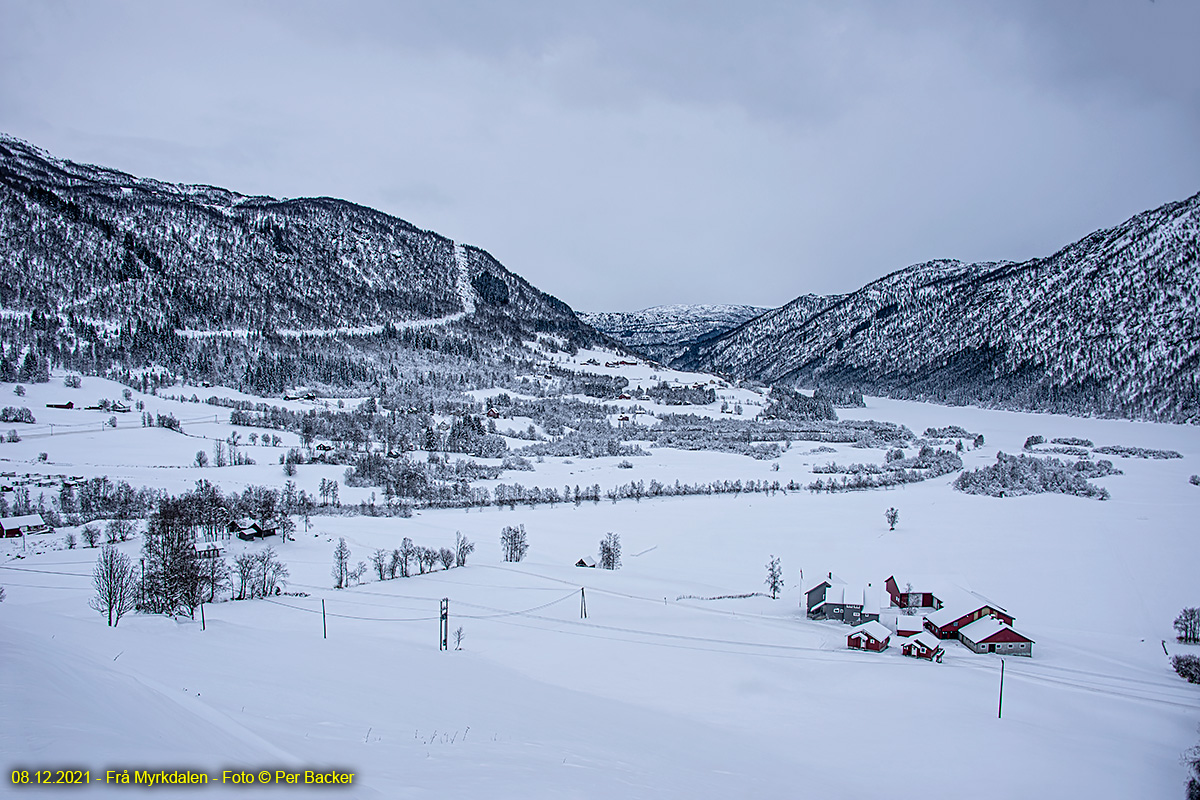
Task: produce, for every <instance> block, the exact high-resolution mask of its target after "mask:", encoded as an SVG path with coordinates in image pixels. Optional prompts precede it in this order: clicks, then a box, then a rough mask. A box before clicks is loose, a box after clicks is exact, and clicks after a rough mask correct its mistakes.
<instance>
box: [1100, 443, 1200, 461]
mask: <svg viewBox="0 0 1200 800" xmlns="http://www.w3.org/2000/svg"><path fill="white" fill-rule="evenodd" d="M1096 452H1097V453H1103V454H1104V455H1106V456H1121V457H1123V458H1160V459H1162V458H1183V455H1182V454H1180V453H1176V452H1175V451H1174V450H1151V449H1149V448H1146V447H1125V446H1124V445H1119V444H1112V445H1107V446H1105V447H1097V448H1096Z"/></svg>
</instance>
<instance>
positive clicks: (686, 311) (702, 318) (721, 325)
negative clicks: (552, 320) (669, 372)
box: [579, 305, 768, 363]
mask: <svg viewBox="0 0 1200 800" xmlns="http://www.w3.org/2000/svg"><path fill="white" fill-rule="evenodd" d="M767 310H768V309H766V308H759V307H757V306H738V305H669V306H654V307H652V308H645V309H642V310H641V311H627V312H626V311H596V312H582V311H581V312H579V318H580V319H582V320H583V321H584V322H586V323H588V324H589V325H591V326H592V327H594V328H595V329H596V330H598V331H601V332H602V333H606V334H608V335H609V336H611V337H612V338H614V339H616V340H617V341H618V342H620V343H621V344H623V345H625V346H626V347H628V348H629V349H631V350H633V351H635V352H638V353H642V354H643V355H645V356H646V357H648V358H652V359H654V360H655V361H662V362H664V363H665V362H669V361H670V360H671V359H673V358H675V357H677V356H679V355H681V354H682V353H683V351H684V350H685V348H687V347H688V346H690V345H694V344H698V343H700V342H703V341H706V340H707V339H710V338H712V337H715V336H719V335H720V334H722V333H725V332H726V331H729V330H731V329H733V328H736V327H737V326H738V325H741V324H742V323H743V322H745V321H746V320H749V319H753V318H754V317H757V316H758V315H759V314H762V313H763V312H764V311H767Z"/></svg>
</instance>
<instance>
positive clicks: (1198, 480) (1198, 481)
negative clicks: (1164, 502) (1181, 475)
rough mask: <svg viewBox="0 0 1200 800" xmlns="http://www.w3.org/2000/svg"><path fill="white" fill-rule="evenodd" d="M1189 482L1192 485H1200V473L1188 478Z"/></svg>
mask: <svg viewBox="0 0 1200 800" xmlns="http://www.w3.org/2000/svg"><path fill="white" fill-rule="evenodd" d="M1188 483H1190V484H1192V486H1200V475H1193V476H1192V477H1190V478H1188Z"/></svg>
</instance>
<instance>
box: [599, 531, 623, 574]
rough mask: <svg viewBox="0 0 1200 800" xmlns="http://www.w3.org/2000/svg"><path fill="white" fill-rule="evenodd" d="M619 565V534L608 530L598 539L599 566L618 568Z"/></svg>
mask: <svg viewBox="0 0 1200 800" xmlns="http://www.w3.org/2000/svg"><path fill="white" fill-rule="evenodd" d="M620 566H621V536H620V535H619V534H616V533H613V532H612V531H609V532H608V533H606V534H604V538H603V539H601V540H600V568H601V569H618V568H619V567H620Z"/></svg>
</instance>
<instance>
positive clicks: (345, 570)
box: [330, 537, 350, 589]
mask: <svg viewBox="0 0 1200 800" xmlns="http://www.w3.org/2000/svg"><path fill="white" fill-rule="evenodd" d="M330 574H332V575H333V588H335V589H343V588H345V587H346V586H347V585H349V580H350V548H349V546H348V545H347V544H346V539H345V538H344V537H343V538H339V539H338V543H337V547H335V548H334V549H333V569H332V571H331V573H330Z"/></svg>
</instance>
